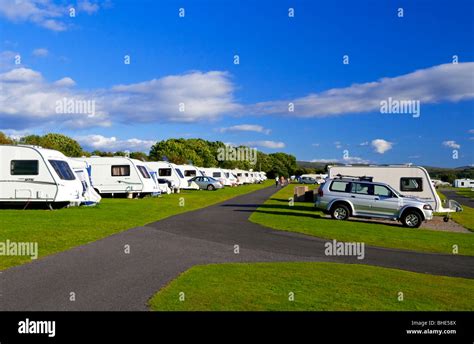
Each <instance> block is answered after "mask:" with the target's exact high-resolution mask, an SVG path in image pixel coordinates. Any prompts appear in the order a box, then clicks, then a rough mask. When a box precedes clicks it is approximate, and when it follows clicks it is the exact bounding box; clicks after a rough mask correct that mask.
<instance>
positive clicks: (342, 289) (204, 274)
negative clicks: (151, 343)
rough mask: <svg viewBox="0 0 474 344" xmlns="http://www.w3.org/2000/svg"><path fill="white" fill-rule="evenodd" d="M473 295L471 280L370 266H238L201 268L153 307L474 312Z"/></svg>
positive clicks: (171, 286) (169, 288)
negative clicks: (291, 294)
mask: <svg viewBox="0 0 474 344" xmlns="http://www.w3.org/2000/svg"><path fill="white" fill-rule="evenodd" d="M473 291H474V280H471V279H464V278H454V277H444V276H433V275H427V274H421V273H415V272H408V271H402V270H396V269H388V268H381V267H374V266H367V265H351V264H336V263H253V264H243V263H237V264H216V265H202V266H195V267H193V268H191V269H189V270H188V271H186V272H185V273H184V274H182V275H181V276H180V277H178V278H177V279H175V280H174V281H172V282H171V283H170V284H169V285H168V286H167V287H165V288H163V289H162V290H160V291H159V292H158V293H157V294H155V295H154V296H153V297H152V299H151V300H150V301H149V306H150V308H151V309H152V310H156V311H159V310H165V311H170V310H173V311H294V310H301V311H354V310H355V311H380V310H384V311H391V310H395V311H419V310H423V311H428V310H429V311H447V310H466V311H467V310H470V311H472V310H474V298H473V297H472V293H473ZM181 292H182V293H184V301H180V299H179V297H180V293H181ZM399 292H402V293H403V301H399V300H398V297H399ZM290 293H293V295H294V301H289V296H290ZM181 296H182V294H181Z"/></svg>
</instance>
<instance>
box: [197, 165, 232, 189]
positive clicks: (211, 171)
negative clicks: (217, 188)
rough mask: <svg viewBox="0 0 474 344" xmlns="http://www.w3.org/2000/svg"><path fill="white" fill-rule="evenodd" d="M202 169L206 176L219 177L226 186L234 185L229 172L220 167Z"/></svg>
mask: <svg viewBox="0 0 474 344" xmlns="http://www.w3.org/2000/svg"><path fill="white" fill-rule="evenodd" d="M200 170H201V172H202V173H203V174H204V175H205V176H206V177H212V178H214V179H217V180H218V181H219V182H220V183H221V184H222V185H224V186H232V185H233V183H232V181H231V179H230V174H229V173H228V172H227V173H226V172H225V171H224V170H223V169H221V168H219V167H209V168H206V167H202V168H201V169H200Z"/></svg>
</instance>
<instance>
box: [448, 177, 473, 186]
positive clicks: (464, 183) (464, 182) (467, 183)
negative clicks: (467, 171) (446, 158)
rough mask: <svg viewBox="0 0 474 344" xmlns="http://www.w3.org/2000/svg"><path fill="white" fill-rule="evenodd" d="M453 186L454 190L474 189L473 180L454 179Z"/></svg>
mask: <svg viewBox="0 0 474 344" xmlns="http://www.w3.org/2000/svg"><path fill="white" fill-rule="evenodd" d="M453 186H454V187H455V188H474V180H473V179H467V178H463V179H455V180H454V183H453Z"/></svg>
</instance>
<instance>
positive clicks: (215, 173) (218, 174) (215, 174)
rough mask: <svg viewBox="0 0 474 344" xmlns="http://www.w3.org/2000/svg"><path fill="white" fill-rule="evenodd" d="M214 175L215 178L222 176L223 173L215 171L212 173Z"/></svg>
mask: <svg viewBox="0 0 474 344" xmlns="http://www.w3.org/2000/svg"><path fill="white" fill-rule="evenodd" d="M212 176H213V177H214V178H220V176H221V173H220V172H214V173H212Z"/></svg>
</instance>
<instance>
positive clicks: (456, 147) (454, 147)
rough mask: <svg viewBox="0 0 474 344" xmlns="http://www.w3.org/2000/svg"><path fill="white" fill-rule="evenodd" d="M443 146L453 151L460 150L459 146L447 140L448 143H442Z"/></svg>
mask: <svg viewBox="0 0 474 344" xmlns="http://www.w3.org/2000/svg"><path fill="white" fill-rule="evenodd" d="M443 146H445V147H449V148H453V149H459V148H461V145H460V144H458V143H456V141H453V140H449V141H444V142H443Z"/></svg>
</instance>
